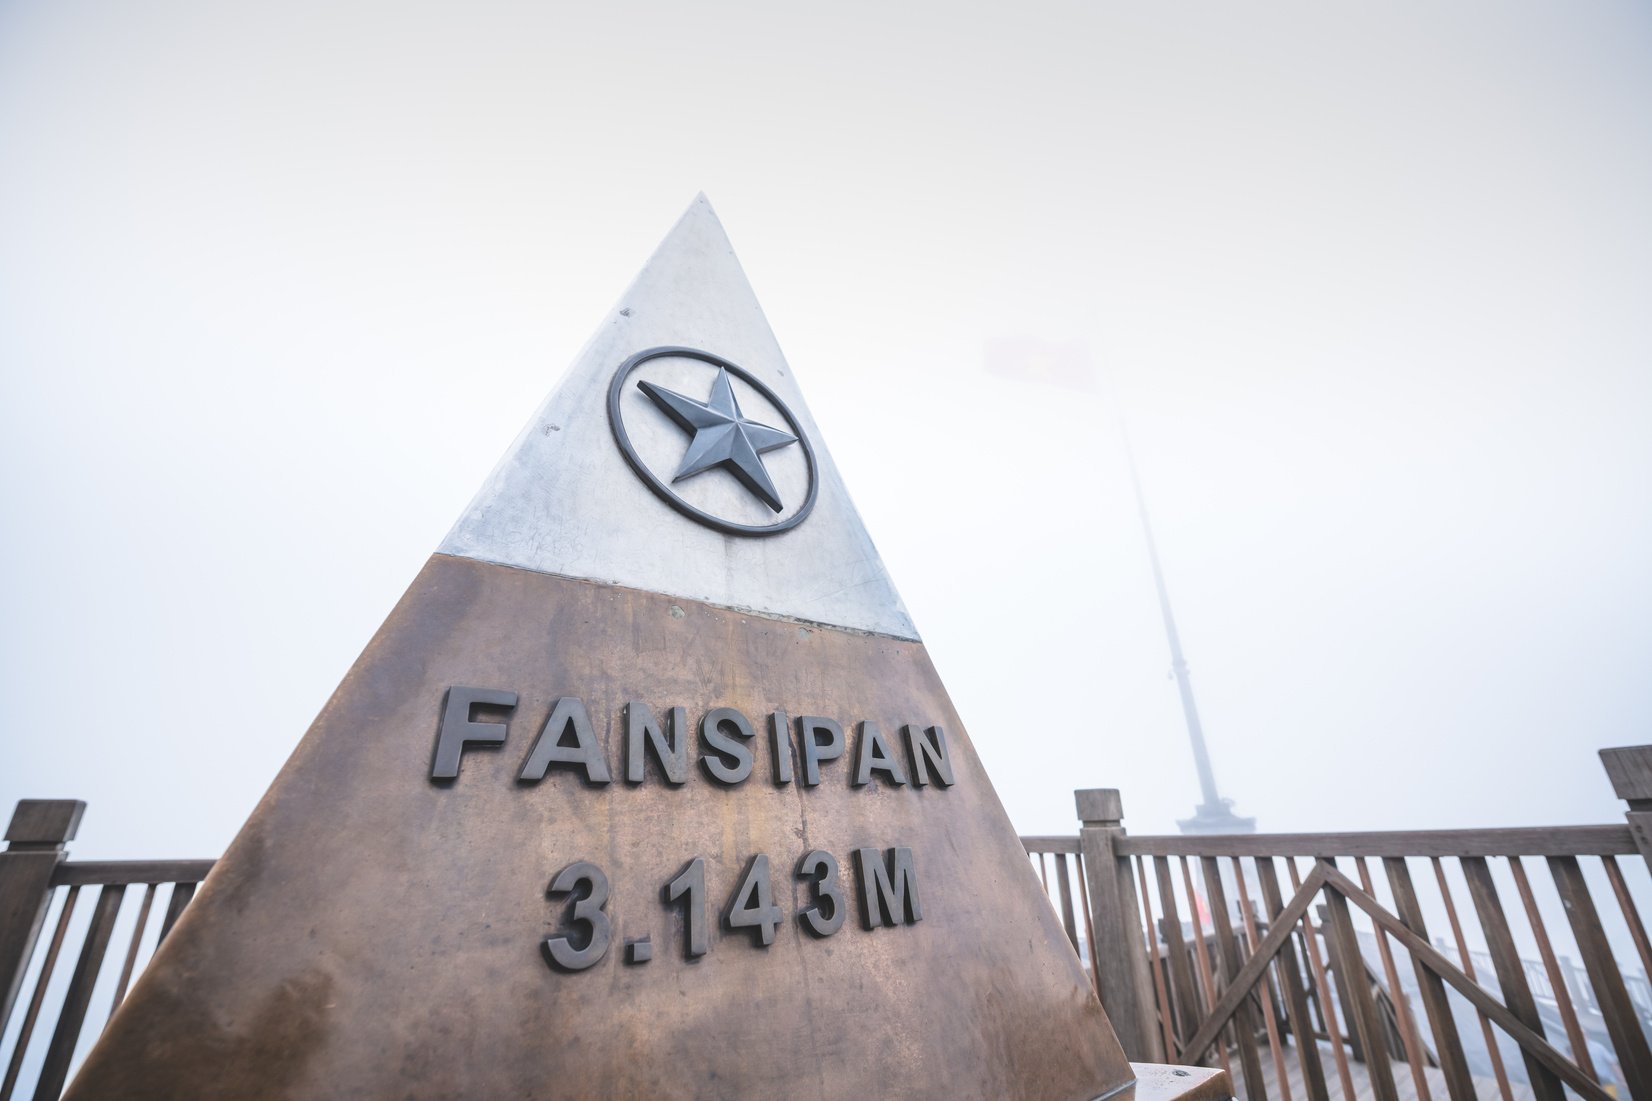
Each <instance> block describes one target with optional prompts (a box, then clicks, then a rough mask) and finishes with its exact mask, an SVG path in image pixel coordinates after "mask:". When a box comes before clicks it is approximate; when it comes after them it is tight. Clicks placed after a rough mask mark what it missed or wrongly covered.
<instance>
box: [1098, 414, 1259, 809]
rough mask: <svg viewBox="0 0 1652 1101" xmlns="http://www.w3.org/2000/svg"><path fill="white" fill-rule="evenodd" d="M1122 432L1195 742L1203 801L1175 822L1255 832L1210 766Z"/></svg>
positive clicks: (1184, 710)
mask: <svg viewBox="0 0 1652 1101" xmlns="http://www.w3.org/2000/svg"><path fill="white" fill-rule="evenodd" d="M1120 431H1121V432H1122V433H1123V435H1124V455H1125V459H1126V460H1127V461H1128V463H1129V465H1130V487H1131V488H1132V489H1134V490H1135V491H1136V512H1137V514H1138V515H1140V516H1141V530H1142V534H1143V535H1145V536H1146V537H1147V557H1148V560H1149V561H1150V562H1151V563H1152V564H1153V585H1154V587H1155V588H1156V589H1158V591H1159V612H1160V614H1162V615H1163V616H1164V633H1165V637H1166V638H1168V639H1169V640H1170V670H1171V672H1172V673H1174V674H1175V677H1176V690H1177V692H1179V693H1180V694H1181V697H1182V716H1183V717H1184V718H1185V719H1186V720H1187V737H1188V741H1190V742H1192V743H1193V763H1194V765H1195V766H1196V767H1197V768H1198V770H1199V793H1200V795H1201V796H1202V797H1203V802H1201V803H1200V804H1199V805H1198V806H1197V807H1195V808H1194V811H1193V817H1192V818H1184V819H1179V820H1178V821H1177V823H1176V824H1177V825H1178V826H1180V827H1181V829H1182V832H1183V833H1255V832H1256V819H1254V818H1241V817H1239V816H1238V815H1237V814H1234V813H1233V800H1231V799H1224V798H1222V796H1221V795H1220V794H1219V793H1218V792H1217V790H1216V773H1215V772H1214V771H1213V770H1212V769H1211V767H1210V751H1209V750H1208V749H1206V748H1205V729H1204V727H1203V726H1202V725H1201V724H1200V722H1199V705H1198V704H1197V703H1195V702H1194V700H1193V678H1192V675H1191V674H1190V673H1189V672H1188V668H1187V658H1185V657H1183V656H1182V637H1181V635H1180V634H1178V633H1177V631H1176V617H1175V615H1174V614H1173V613H1172V612H1171V610H1170V590H1169V589H1167V588H1166V587H1165V583H1164V569H1163V567H1161V566H1160V565H1159V546H1158V544H1157V543H1156V542H1155V541H1154V539H1153V524H1152V521H1150V520H1149V519H1148V516H1147V498H1146V497H1145V496H1143V494H1142V491H1141V477H1140V476H1139V475H1138V474H1137V472H1136V453H1135V451H1134V449H1132V448H1131V446H1130V435H1129V433H1128V432H1125V431H1124V428H1123V426H1122V425H1120Z"/></svg>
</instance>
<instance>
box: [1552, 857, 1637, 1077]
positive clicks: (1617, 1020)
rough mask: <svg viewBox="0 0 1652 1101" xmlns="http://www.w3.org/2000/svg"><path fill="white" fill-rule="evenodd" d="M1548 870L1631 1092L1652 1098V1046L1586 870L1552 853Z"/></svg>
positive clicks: (1570, 859) (1574, 861)
mask: <svg viewBox="0 0 1652 1101" xmlns="http://www.w3.org/2000/svg"><path fill="white" fill-rule="evenodd" d="M1549 871H1550V873H1551V874H1552V875H1553V876H1554V884H1555V889H1556V890H1558V891H1559V892H1560V902H1561V905H1562V906H1563V907H1564V908H1565V910H1566V917H1567V918H1568V920H1570V921H1571V923H1572V936H1573V937H1574V938H1576V940H1577V950H1578V952H1579V953H1580V954H1581V955H1582V956H1583V968H1584V970H1585V971H1587V972H1588V974H1589V985H1590V986H1592V987H1594V990H1595V1001H1596V1003H1597V1004H1598V1005H1599V1006H1600V1013H1601V1016H1602V1017H1604V1018H1605V1020H1606V1034H1607V1035H1608V1036H1610V1037H1611V1038H1612V1047H1613V1049H1615V1050H1616V1051H1617V1054H1618V1065H1619V1066H1621V1067H1622V1068H1623V1076H1624V1078H1625V1079H1626V1084H1627V1085H1628V1087H1629V1093H1630V1095H1631V1096H1634V1097H1652V1051H1649V1050H1648V1049H1647V1044H1646V1034H1645V1033H1644V1032H1642V1031H1641V1024H1640V1018H1639V1016H1638V1015H1637V1014H1636V1013H1635V1007H1634V1005H1633V1004H1632V1003H1631V1002H1630V1001H1629V992H1628V991H1627V990H1625V989H1624V986H1623V975H1622V974H1621V973H1620V972H1619V971H1618V964H1617V960H1616V959H1615V958H1614V957H1613V955H1612V946H1611V945H1610V944H1609V943H1607V940H1606V932H1605V930H1603V929H1602V928H1601V927H1600V914H1599V913H1598V912H1597V911H1596V910H1595V904H1594V900H1593V899H1591V898H1590V897H1589V887H1588V885H1587V884H1586V883H1584V881H1583V869H1582V868H1581V867H1579V866H1578V862H1577V857H1575V856H1551V857H1549Z"/></svg>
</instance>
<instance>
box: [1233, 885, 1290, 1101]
mask: <svg viewBox="0 0 1652 1101" xmlns="http://www.w3.org/2000/svg"><path fill="white" fill-rule="evenodd" d="M1263 859H1266V858H1263V857H1258V858H1257V859H1256V860H1255V861H1253V863H1256V864H1260V863H1261V862H1262V860H1263ZM1231 863H1232V864H1233V882H1234V883H1235V884H1236V885H1237V886H1238V888H1239V911H1240V913H1241V914H1242V915H1243V916H1244V919H1245V921H1244V931H1245V954H1246V955H1247V956H1253V955H1255V954H1256V946H1257V945H1258V944H1260V943H1261V942H1262V938H1261V937H1260V936H1258V935H1257V932H1256V914H1255V912H1254V911H1253V910H1252V909H1251V905H1250V891H1249V890H1247V889H1246V887H1245V869H1244V866H1243V865H1241V864H1240V863H1239V858H1238V857H1232V858H1231ZM1289 946H1290V942H1289V941H1287V942H1285V945H1284V946H1283V947H1282V948H1281V951H1283V950H1284V948H1288V947H1289ZM1276 959H1277V957H1276ZM1274 966H1275V967H1277V966H1278V964H1277V962H1276V963H1275V964H1274ZM1262 983H1263V986H1264V989H1265V990H1266V991H1267V996H1266V997H1264V998H1263V999H1262V1017H1263V1023H1264V1024H1265V1025H1266V1026H1267V1029H1268V1051H1269V1052H1270V1053H1271V1054H1272V1055H1273V1073H1274V1079H1275V1080H1276V1081H1277V1082H1278V1083H1279V1096H1280V1097H1281V1098H1283V1099H1284V1101H1291V1073H1290V1071H1288V1070H1286V1069H1285V1048H1284V1041H1282V1040H1281V1039H1280V1036H1279V1022H1278V1020H1276V1019H1275V1017H1274V1011H1273V993H1272V987H1271V979H1270V974H1269V972H1266V971H1264V972H1263V973H1262Z"/></svg>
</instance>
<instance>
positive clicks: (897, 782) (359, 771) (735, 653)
mask: <svg viewBox="0 0 1652 1101" xmlns="http://www.w3.org/2000/svg"><path fill="white" fill-rule="evenodd" d="M1130 1078H1131V1075H1130V1069H1129V1066H1128V1064H1127V1063H1126V1061H1125V1058H1124V1056H1123V1054H1122V1052H1121V1051H1120V1049H1119V1046H1118V1043H1117V1041H1116V1040H1115V1038H1114V1035H1113V1032H1112V1029H1111V1028H1110V1026H1109V1024H1108V1022H1107V1019H1106V1016H1105V1014H1104V1013H1103V1012H1102V1009H1101V1006H1100V1005H1099V1003H1098V1002H1097V1000H1096V998H1095V996H1094V994H1093V993H1092V992H1091V989H1090V986H1089V983H1088V981H1087V980H1086V976H1085V973H1084V971H1083V970H1082V968H1081V967H1080V965H1079V963H1078V960H1077V959H1076V958H1075V957H1074V955H1073V952H1072V949H1071V948H1070V947H1069V946H1068V944H1067V943H1066V939H1065V936H1064V934H1063V932H1062V929H1061V927H1060V924H1059V923H1058V921H1057V919H1056V916H1055V914H1054V912H1053V910H1052V909H1051V907H1050V905H1049V903H1048V902H1047V901H1046V899H1045V898H1044V897H1043V894H1042V891H1041V889H1040V887H1039V884H1038V881H1037V878H1036V876H1034V874H1033V872H1032V870H1031V868H1030V866H1029V864H1028V862H1027V860H1026V857H1025V854H1024V853H1023V852H1022V849H1021V846H1020V844H1019V842H1018V840H1017V838H1016V834H1015V831H1014V829H1013V828H1012V826H1011V824H1010V822H1009V819H1008V818H1007V816H1006V815H1005V814H1004V811H1003V808H1002V806H1001V805H1000V803H999V801H998V798H997V796H996V795H995V794H994V792H993V790H992V786H991V784H990V782H989V781H988V779H987V776H986V773H985V772H984V771H983V769H982V767H981V763H980V760H979V759H978V757H977V756H976V753H975V750H974V747H973V745H972V744H971V742H970V739H969V736H968V735H967V733H966V732H965V730H964V727H963V724H962V722H960V720H959V718H958V716H957V714H956V713H955V712H954V710H953V707H952V704H951V702H950V701H949V700H948V698H947V695H946V692H945V690H944V688H943V687H942V685H941V682H940V679H939V678H938V676H937V675H936V672H935V669H934V667H933V666H932V665H931V663H930V661H929V658H928V655H927V653H926V652H925V649H924V646H923V643H922V642H921V641H920V640H919V638H918V634H917V631H916V630H915V629H914V627H913V625H912V621H911V618H910V617H909V616H908V615H907V613H906V610H905V608H904V607H903V606H902V604H901V601H900V597H899V596H898V595H897V593H896V592H895V589H894V586H893V584H892V583H891V581H890V579H889V576H888V574H887V573H886V571H885V570H884V567H883V563H882V562H881V560H880V559H879V557H878V554H877V551H876V549H875V548H874V547H873V545H872V542H871V540H870V539H869V538H868V536H867V534H866V532H865V529H864V528H863V526H862V524H861V522H860V518H859V517H858V515H857V514H856V512H855V509H854V506H853V504H852V503H851V502H850V499H849V496H848V493H847V492H846V490H845V488H844V486H843V483H842V480H841V479H840V477H839V476H838V473H837V470H836V468H835V467H834V466H833V464H832V460H831V456H830V455H829V454H828V453H827V451H826V448H825V445H824V442H823V440H822V437H821V435H820V432H819V429H818V428H817V426H816V425H815V423H814V421H813V419H812V418H811V417H810V415H809V411H808V408H807V406H806V405H805V404H804V401H803V397H802V394H801V392H800V391H799V389H798V387H797V384H796V382H795V380H794V379H793V378H792V375H791V371H790V369H789V368H788V367H787V365H786V362H785V360H784V358H782V356H781V354H780V350H779V347H778V345H777V344H776V342H775V339H774V336H773V334H772V333H771V332H770V330H769V327H768V325H767V323H766V322H765V320H764V318H763V315H762V312H761V310H760V309H759V307H758V305H757V302H756V299H755V297H754V296H753V294H752V291H751V288H750V286H749V285H748V284H747V282H746V279H745V276H744V274H743V273H742V272H741V270H740V266H739V263H738V261H737V260H736V259H735V258H734V254H733V251H732V249H731V248H730V246H729V243H728V239H727V238H726V236H725V235H724V233H723V229H722V226H721V225H720V224H719V223H718V221H717V218H716V216H715V215H714V214H713V213H712V211H711V208H710V206H709V204H708V203H707V202H706V201H705V198H704V197H703V196H702V197H700V198H699V199H697V200H696V201H695V202H694V204H693V205H692V206H691V207H690V208H689V210H688V212H687V213H686V214H685V215H684V216H683V218H682V220H681V221H680V222H679V223H678V224H677V226H676V228H674V229H673V230H672V232H671V234H670V235H669V236H668V237H667V238H666V240H665V241H664V243H663V244H662V245H661V246H660V248H659V250H658V251H657V252H656V253H655V255H654V257H653V258H652V259H651V260H650V261H649V263H648V265H647V267H646V268H644V270H643V272H642V273H641V275H640V276H639V277H638V278H637V280H636V282H635V283H634V284H633V286H632V287H631V288H630V290H629V291H627V292H626V294H625V296H624V297H623V298H622V299H621V300H620V302H619V304H618V305H617V306H616V307H615V308H614V310H613V311H612V312H611V313H610V314H609V316H608V317H607V318H606V319H605V320H604V322H603V324H602V327H601V328H600V329H599V331H598V332H597V334H596V336H595V337H594V338H593V339H592V340H591V342H590V343H589V344H588V345H587V346H586V348H585V349H584V351H583V352H581V353H580V355H579V357H578V359H577V360H576V362H575V363H574V365H573V367H572V368H571V369H570V370H569V371H568V373H567V375H566V376H565V377H564V378H563V379H562V381H561V383H560V384H559V385H558V386H557V388H556V389H555V391H554V392H553V393H552V394H551V396H550V397H549V398H548V399H547V400H546V401H545V403H544V404H543V405H542V406H541V407H540V409H539V411H538V412H537V413H536V414H535V415H534V417H533V418H532V419H531V420H530V421H529V422H528V424H527V426H526V427H525V428H524V429H523V431H522V434H521V435H520V436H519V437H518V438H517V440H516V442H515V443H514V444H512V446H511V448H510V449H509V451H508V452H507V453H506V455H505V457H504V459H503V460H502V461H501V462H500V464H499V466H498V467H497V468H496V469H495V471H494V472H493V474H492V475H491V476H490V477H489V479H488V481H487V482H486V484H485V485H484V486H483V488H482V490H481V492H480V493H478V495H477V496H476V498H475V500H474V501H473V502H472V503H471V505H470V507H469V508H468V509H467V510H466V511H465V513H464V514H463V515H462V516H461V517H460V519H459V521H458V523H457V524H456V525H455V526H454V528H453V530H452V532H451V533H450V534H449V535H448V537H447V538H446V540H445V541H444V542H443V543H442V545H441V547H440V548H439V549H438V551H437V552H436V553H435V554H434V555H432V556H431V558H430V560H429V562H428V563H427V564H426V565H425V567H424V568H423V569H422V570H421V571H420V573H419V575H418V576H417V577H416V578H415V579H414V581H413V583H412V585H411V586H410V587H409V589H408V590H407V592H406V594H405V595H404V596H403V597H402V598H401V600H400V601H399V602H398V604H397V605H396V607H395V609H394V610H393V611H392V612H391V613H390V616H389V618H387V619H386V620H385V622H384V625H383V626H382V627H381V628H380V630H379V631H378V633H377V635H376V636H375V637H374V638H373V640H372V641H371V642H370V643H369V644H368V646H367V648H366V650H365V651H364V652H363V653H362V655H361V657H360V658H359V659H357V661H356V663H355V665H354V666H353V667H352V668H351V669H350V671H349V673H348V674H347V675H346V676H345V678H344V680H343V682H342V683H341V684H340V686H339V688H338V689H337V691H336V692H335V693H334V694H333V696H332V698H331V699H330V700H329V701H328V703H327V705H326V706H325V707H324V708H323V709H322V711H321V714H320V715H319V716H318V717H317V718H316V720H315V723H314V725H313V726H311V728H310V730H309V732H308V733H307V734H306V735H305V736H304V739H303V741H302V742H301V743H300V744H299V746H298V748H297V749H296V750H295V751H294V753H293V755H292V757H291V759H290V760H289V761H288V762H287V764H286V765H285V767H284V768H283V769H282V770H281V773H280V774H279V775H278V776H277V777H276V779H275V782H274V783H273V784H272V785H271V786H270V789H269V791H268V793H267V794H266V795H265V796H264V799H263V800H262V801H261V802H260V803H259V805H258V807H257V809H256V810H255V811H254V812H253V814H252V817H251V818H250V819H248V821H247V823H246V825H245V826H244V827H243V829H242V830H241V832H240V834H239V835H238V836H237V837H236V839H235V841H234V842H233V843H232V844H231V846H230V848H229V850H228V851H227V852H226V853H225V854H224V856H223V858H222V859H221V860H219V861H218V863H217V865H216V866H215V867H214V869H213V871H212V873H211V875H210V876H208V878H207V880H206V882H205V883H204V884H203V886H202V888H201V890H200V892H199V893H198V894H197V895H196V897H195V899H194V901H192V902H191V903H190V905H189V906H188V908H187V909H186V910H185V911H184V914H183V916H182V917H181V919H180V920H179V921H178V923H177V925H176V927H175V928H174V929H173V930H172V932H171V933H170V935H169V936H168V937H167V939H166V941H165V943H164V944H163V945H162V946H161V948H160V949H159V950H158V951H157V953H156V955H155V958H154V960H153V962H152V963H151V964H150V966H149V968H148V969H147V970H146V971H145V972H144V973H143V975H142V976H141V978H140V979H139V980H138V982H137V983H136V985H135V986H134V988H133V990H132V992H131V994H130V995H129V996H128V997H127V999H126V1000H125V1002H124V1003H122V1005H121V1007H120V1009H119V1010H118V1012H117V1013H116V1015H115V1017H114V1019H113V1020H112V1021H111V1022H110V1025H109V1027H108V1029H107V1030H106V1031H105V1033H104V1034H103V1036H102V1038H101V1039H100V1040H99V1042H98V1044H97V1045H96V1047H95V1048H94V1049H93V1051H92V1052H91V1054H90V1056H89V1057H88V1059H87V1061H86V1063H85V1065H84V1067H83V1068H82V1070H81V1072H80V1074H79V1075H78V1076H77V1078H76V1079H75V1081H74V1083H73V1084H72V1086H71V1087H70V1090H69V1093H68V1095H67V1096H68V1097H69V1098H71V1099H75V1101H85V1099H92V1098H121V1099H129V1101H149V1099H162V1098H164V1099H167V1101H173V1099H179V1098H226V1099H228V1098H233V1099H243V1098H244V1099H287V1098H370V1099H378V1098H386V1099H389V1098H396V1099H401V1098H410V1099H425V1098H431V1099H434V1098H461V1097H465V1098H484V1099H489V1101H492V1099H506V1098H585V1097H592V1098H677V1097H685V1098H686V1097H703V1098H748V1097H749V1098H756V1097H762V1098H887V1097H936V1098H948V1099H961V1098H1039V1099H1045V1098H1048V1099H1061V1101H1069V1099H1070V1101H1084V1099H1090V1098H1096V1097H1100V1096H1103V1095H1105V1094H1108V1093H1110V1092H1112V1091H1114V1090H1115V1089H1117V1088H1119V1087H1121V1086H1123V1085H1125V1084H1127V1083H1128V1082H1129V1081H1130Z"/></svg>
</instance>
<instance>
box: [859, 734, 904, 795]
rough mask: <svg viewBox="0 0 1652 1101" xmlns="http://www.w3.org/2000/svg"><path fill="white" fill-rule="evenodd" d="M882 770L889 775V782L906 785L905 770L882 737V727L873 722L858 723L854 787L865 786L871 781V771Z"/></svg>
mask: <svg viewBox="0 0 1652 1101" xmlns="http://www.w3.org/2000/svg"><path fill="white" fill-rule="evenodd" d="M874 772H882V773H886V774H887V775H888V777H889V782H890V783H892V784H898V785H900V786H901V787H905V786H906V770H905V769H903V768H902V767H901V762H900V759H899V758H898V757H896V756H895V751H894V749H893V747H891V746H890V744H889V743H888V742H886V741H884V739H883V728H882V727H880V726H879V725H878V724H877V723H874V722H863V723H861V724H860V737H859V738H858V739H856V742H855V779H854V785H855V786H856V787H865V786H866V785H867V784H870V783H871V782H872V773H874Z"/></svg>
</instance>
